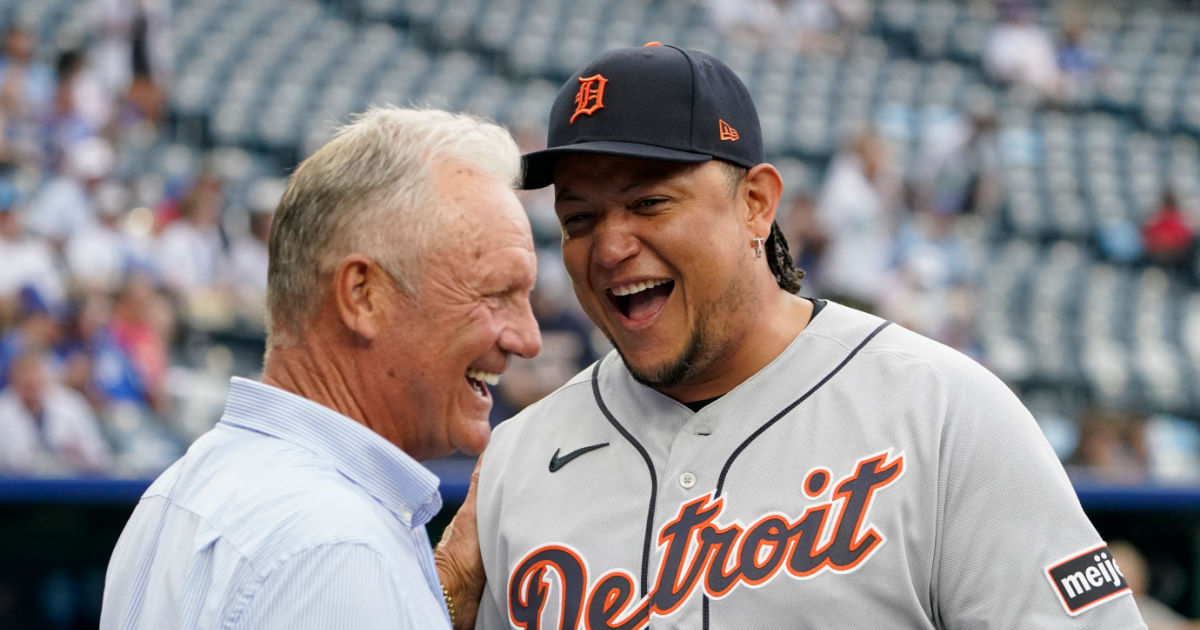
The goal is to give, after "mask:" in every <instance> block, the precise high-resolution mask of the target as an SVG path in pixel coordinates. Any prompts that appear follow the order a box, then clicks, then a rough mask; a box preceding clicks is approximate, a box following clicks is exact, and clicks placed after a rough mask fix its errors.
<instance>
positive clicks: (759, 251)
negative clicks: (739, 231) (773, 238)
mask: <svg viewBox="0 0 1200 630" xmlns="http://www.w3.org/2000/svg"><path fill="white" fill-rule="evenodd" d="M750 240H752V241H754V257H755V258H762V255H763V243H764V242H765V241H766V240H767V239H765V238H763V237H761V236H756V237H754V238H752V239H750Z"/></svg>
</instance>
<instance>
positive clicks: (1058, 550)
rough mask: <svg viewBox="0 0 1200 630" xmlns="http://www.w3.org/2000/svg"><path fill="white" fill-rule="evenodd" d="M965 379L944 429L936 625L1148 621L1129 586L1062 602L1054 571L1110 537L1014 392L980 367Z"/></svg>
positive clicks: (1129, 624)
mask: <svg viewBox="0 0 1200 630" xmlns="http://www.w3.org/2000/svg"><path fill="white" fill-rule="evenodd" d="M974 368H977V369H974ZM962 376H963V378H961V379H958V380H957V382H956V383H955V385H952V386H951V391H950V392H949V394H950V400H951V401H952V402H951V405H950V411H949V416H948V418H947V422H946V425H945V426H944V428H943V433H942V455H941V464H940V466H941V471H940V473H939V477H940V478H939V482H938V486H939V499H938V500H939V505H938V522H939V526H938V551H937V554H938V556H937V558H936V559H935V567H934V571H935V582H934V588H935V589H936V593H935V599H936V606H937V611H936V612H935V615H936V617H937V618H939V620H940V622H941V623H940V624H939V627H943V628H985V627H986V628H1043V629H1047V630H1054V629H1064V630H1065V629H1080V630H1082V629H1083V628H1112V629H1134V628H1145V627H1146V626H1145V624H1144V623H1142V620H1141V617H1140V616H1139V614H1138V611H1137V607H1136V605H1135V604H1134V601H1133V598H1132V597H1131V596H1129V592H1128V590H1125V591H1124V592H1122V593H1118V594H1114V595H1111V596H1109V597H1101V591H1100V590H1097V592H1096V594H1095V600H1096V601H1095V602H1094V604H1093V605H1090V606H1087V607H1086V608H1083V607H1080V608H1078V609H1076V610H1068V608H1069V607H1070V606H1075V605H1078V604H1079V603H1080V602H1070V603H1069V604H1068V603H1066V602H1064V601H1062V600H1063V598H1062V597H1061V596H1060V594H1059V592H1058V591H1057V589H1056V588H1055V586H1054V583H1053V582H1052V580H1051V578H1050V577H1049V576H1048V572H1049V570H1050V569H1051V568H1052V567H1054V566H1056V565H1057V564H1060V563H1062V562H1063V561H1064V560H1065V559H1068V558H1072V557H1074V556H1079V557H1084V556H1086V557H1088V558H1090V557H1091V556H1092V555H1093V552H1094V553H1096V554H1098V553H1099V552H1098V551H1095V550H1097V548H1099V547H1102V546H1103V545H1104V542H1103V541H1102V540H1101V538H1100V535H1099V534H1098V533H1097V532H1096V529H1095V528H1094V527H1093V526H1092V524H1091V522H1090V521H1089V519H1088V517H1087V515H1086V514H1085V513H1084V511H1083V508H1082V507H1081V506H1080V504H1079V500H1078V498H1077V497H1076V495H1075V492H1074V490H1073V488H1072V486H1071V482H1070V480H1069V479H1068V478H1067V475H1066V473H1065V472H1064V471H1063V468H1062V465H1061V464H1060V463H1059V461H1058V458H1057V457H1056V456H1055V454H1054V451H1053V449H1051V447H1050V445H1049V443H1047V442H1046V439H1045V438H1044V437H1043V435H1042V433H1041V430H1040V429H1039V428H1038V425H1037V423H1036V422H1035V421H1034V419H1033V417H1032V416H1031V415H1030V414H1029V412H1028V411H1027V410H1026V409H1025V407H1024V406H1023V405H1022V404H1021V403H1020V401H1019V400H1018V399H1017V398H1016V396H1015V395H1013V394H1012V392H1010V391H1009V390H1008V388H1007V387H1005V386H1004V385H1003V384H1002V383H1001V382H1000V381H999V380H998V379H996V378H995V377H994V376H992V375H991V374H990V373H987V372H986V370H984V369H983V368H979V367H978V366H973V368H972V369H967V370H964V373H963V374H962ZM956 389H957V391H956ZM1083 562H1087V560H1083ZM1097 573H1099V570H1097ZM1105 575H1108V572H1105ZM1108 586H1110V585H1108V584H1106V585H1105V587H1106V588H1107V587H1108Z"/></svg>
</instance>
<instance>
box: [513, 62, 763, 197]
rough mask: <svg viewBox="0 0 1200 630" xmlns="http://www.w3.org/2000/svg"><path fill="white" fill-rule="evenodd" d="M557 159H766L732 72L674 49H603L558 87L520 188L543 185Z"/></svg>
mask: <svg viewBox="0 0 1200 630" xmlns="http://www.w3.org/2000/svg"><path fill="white" fill-rule="evenodd" d="M565 153H598V154H605V155H620V156H628V157H636V158H645V159H653V160H671V161H675V162H691V163H699V162H706V161H708V160H712V159H719V160H724V161H726V162H730V163H732V164H736V165H738V166H742V167H745V168H752V167H754V166H756V165H758V164H761V163H762V162H764V161H765V160H766V157H765V154H764V152H763V142H762V131H761V128H760V127H759V123H758V113H757V112H756V111H755V109H754V103H753V101H752V100H751V99H750V92H749V90H747V89H746V85H745V84H744V83H742V80H741V79H739V78H738V77H737V75H736V74H734V72H733V70H731V69H730V68H729V66H726V65H725V64H724V63H721V61H720V60H719V59H717V58H715V57H713V56H711V55H707V54H705V53H702V52H698V51H695V50H683V49H681V48H677V47H675V46H668V45H659V44H657V43H656V42H652V43H651V45H648V46H646V47H638V48H621V49H617V50H610V51H608V52H606V53H604V54H602V55H600V56H599V57H596V58H595V59H593V60H592V61H591V62H590V63H589V64H588V65H587V66H585V67H584V68H582V69H581V70H580V71H578V72H576V73H575V76H574V77H572V78H571V79H569V80H568V81H567V82H566V83H565V84H563V86H562V89H561V90H559V92H558V96H557V97H555V99H554V105H553V107H552V108H551V110H550V124H549V130H548V133H547V138H546V148H545V149H543V150H541V151H534V152H532V153H529V154H527V155H525V178H524V182H523V184H522V187H523V188H541V187H542V186H546V185H548V184H550V183H551V181H552V180H553V177H554V163H555V161H556V160H557V159H558V158H559V156H561V155H563V154H565Z"/></svg>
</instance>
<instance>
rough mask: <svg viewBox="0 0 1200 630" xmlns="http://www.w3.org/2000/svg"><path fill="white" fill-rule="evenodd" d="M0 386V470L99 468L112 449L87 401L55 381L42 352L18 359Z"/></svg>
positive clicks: (106, 465)
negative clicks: (6, 380) (7, 383)
mask: <svg viewBox="0 0 1200 630" xmlns="http://www.w3.org/2000/svg"><path fill="white" fill-rule="evenodd" d="M10 381H11V382H10V383H9V385H8V386H7V387H5V388H4V390H3V391H0V470H3V471H5V472H8V473H17V474H32V475H60V474H64V473H79V472H85V473H103V472H106V471H107V470H108V469H109V466H110V462H111V452H110V449H109V446H108V443H107V442H106V441H105V440H104V437H103V435H102V434H101V432H100V427H99V423H98V422H97V419H96V416H95V414H94V413H92V410H91V407H89V406H88V404H87V401H86V400H84V398H83V396H82V395H80V394H79V393H78V392H76V391H74V390H72V389H70V388H67V387H65V386H63V385H62V384H60V383H58V382H56V381H54V380H53V379H52V378H51V377H50V374H49V372H48V369H47V365H46V358H45V355H44V354H43V353H42V351H41V350H40V349H31V350H30V351H28V352H26V353H24V354H22V355H21V356H19V357H18V358H17V360H16V361H15V362H14V363H13V366H12V378H11V379H10Z"/></svg>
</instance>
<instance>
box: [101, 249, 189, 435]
mask: <svg viewBox="0 0 1200 630" xmlns="http://www.w3.org/2000/svg"><path fill="white" fill-rule="evenodd" d="M174 320H175V314H174V311H173V310H172V309H171V305H170V302H169V301H168V300H166V299H164V298H163V297H162V296H161V295H159V294H158V292H157V290H156V289H155V287H154V285H153V284H152V283H151V281H150V280H149V278H147V277H146V276H145V275H143V274H139V273H135V274H131V275H130V276H129V278H128V279H127V280H126V282H125V285H124V286H123V287H121V289H120V291H118V292H117V295H116V298H115V300H114V301H113V312H112V319H111V320H110V322H109V326H108V333H109V334H110V335H111V336H112V339H113V340H114V341H115V342H116V344H117V346H119V347H120V348H121V350H122V351H123V352H124V353H125V355H126V356H128V357H129V360H130V361H132V363H133V366H134V369H136V370H137V375H138V379H139V380H140V381H141V384H142V387H143V388H144V390H145V396H146V400H147V402H148V403H149V405H150V407H151V408H152V409H153V410H154V411H155V412H157V413H160V414H162V413H164V412H165V411H166V410H167V405H168V403H169V399H168V397H167V368H168V367H169V357H168V351H169V348H170V338H171V330H172V328H173V326H174Z"/></svg>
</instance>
